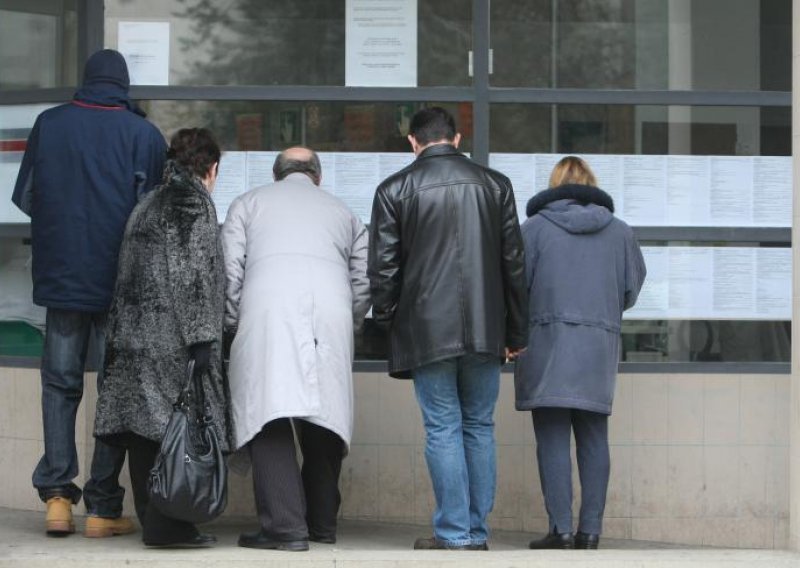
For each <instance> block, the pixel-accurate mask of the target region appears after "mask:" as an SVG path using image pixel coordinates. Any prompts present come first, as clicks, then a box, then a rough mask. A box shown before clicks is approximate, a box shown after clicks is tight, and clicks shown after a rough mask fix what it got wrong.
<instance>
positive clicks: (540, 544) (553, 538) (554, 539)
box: [528, 533, 575, 550]
mask: <svg viewBox="0 0 800 568" xmlns="http://www.w3.org/2000/svg"><path fill="white" fill-rule="evenodd" d="M528 548H530V549H532V550H542V549H547V548H553V549H565V550H566V549H569V548H575V540H574V539H573V537H572V533H560V534H559V533H550V534H548V535H547V536H545V537H544V538H541V539H539V540H532V541H531V542H530V543H529V544H528Z"/></svg>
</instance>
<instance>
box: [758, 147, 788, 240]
mask: <svg viewBox="0 0 800 568" xmlns="http://www.w3.org/2000/svg"><path fill="white" fill-rule="evenodd" d="M753 190H754V191H753V224H754V225H757V226H759V227H791V226H792V158H791V156H759V157H756V158H753Z"/></svg>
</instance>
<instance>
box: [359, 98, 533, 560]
mask: <svg viewBox="0 0 800 568" xmlns="http://www.w3.org/2000/svg"><path fill="white" fill-rule="evenodd" d="M409 131H410V134H409V136H408V139H409V141H410V142H411V146H412V148H413V150H414V153H415V154H416V155H417V159H416V160H415V161H414V162H413V163H412V164H411V165H409V166H408V167H406V168H404V169H402V170H400V171H399V172H397V173H396V174H394V175H392V176H390V177H389V178H387V179H386V180H385V181H384V182H383V183H381V184H380V185H379V186H378V189H377V192H376V194H375V200H374V202H373V206H372V223H371V231H370V251H369V270H368V274H369V278H370V287H371V293H372V301H373V317H374V318H375V321H376V322H377V323H383V324H385V325H387V326H388V327H389V329H390V334H389V337H390V343H391V348H390V353H389V372H390V374H391V375H392V376H393V377H398V378H413V379H414V388H415V391H416V395H417V400H418V401H419V404H420V407H421V409H422V415H423V420H424V423H425V431H426V447H425V457H426V459H427V462H428V470H429V471H430V475H431V479H432V482H433V489H434V493H435V495H436V511H435V513H434V515H433V528H434V530H433V533H434V534H433V538H421V539H417V541H416V542H415V543H414V548H421V549H430V548H447V549H457V550H486V549H488V547H487V544H486V542H487V538H488V527H487V524H486V516H487V515H488V514H489V512H490V511H491V509H492V504H493V501H494V492H495V483H496V474H495V471H496V465H495V443H494V421H493V414H494V406H495V403H496V401H497V394H498V390H499V382H500V366H501V364H502V361H503V360H504V359H506V358H508V359H513V358H514V357H515V356H516V355H517V354H518V353H519V352H520V351H521V350H522V349H524V347H525V346H526V344H527V338H528V323H527V321H528V316H527V314H528V303H527V291H526V284H525V273H524V268H525V259H524V251H523V244H522V237H521V235H520V228H519V219H518V217H517V211H516V206H515V203H514V193H513V191H512V188H511V183H510V182H509V180H508V178H507V177H505V176H504V175H502V174H500V173H498V172H496V171H494V170H491V169H489V168H485V167H483V166H480V165H478V164H476V163H475V162H473V161H471V160H470V159H469V158H467V157H466V156H464V155H463V154H461V153H460V152H459V151H458V150H457V147H458V143H459V141H460V138H461V137H460V135H459V134H457V133H456V129H455V122H454V120H453V117H452V116H451V115H450V113H448V112H447V111H446V110H445V109H442V108H439V107H432V108H427V109H423V110H421V111H419V112H418V113H417V114H416V115H414V118H413V119H412V121H411V126H410V129H409Z"/></svg>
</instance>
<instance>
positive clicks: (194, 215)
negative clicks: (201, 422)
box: [94, 128, 230, 546]
mask: <svg viewBox="0 0 800 568" xmlns="http://www.w3.org/2000/svg"><path fill="white" fill-rule="evenodd" d="M167 157H168V158H169V161H168V162H167V165H166V168H165V170H164V182H163V185H161V186H160V187H158V188H156V189H155V190H154V191H152V192H151V193H149V194H147V195H146V196H145V197H144V198H143V199H142V201H141V202H140V203H139V204H138V205H137V206H136V208H135V209H134V210H133V213H132V214H131V217H130V219H129V220H128V224H127V226H126V228H125V234H124V237H123V241H122V247H121V249H120V257H119V270H118V274H117V281H116V286H115V290H114V298H113V300H112V304H111V311H110V313H109V319H108V333H107V341H106V356H105V363H104V375H105V376H104V380H103V384H102V386H101V387H100V390H99V393H98V401H97V414H96V418H95V432H94V433H95V436H97V437H98V438H102V439H103V440H105V441H106V442H108V443H111V444H117V445H124V446H126V447H127V448H128V461H129V467H130V474H131V485H132V489H133V495H134V502H135V505H136V514H137V515H138V517H139V521H140V522H141V524H142V527H143V535H142V540H143V541H144V543H145V544H146V545H150V546H172V545H181V546H186V545H195V546H205V545H208V544H210V543H211V542H213V541H214V540H215V539H214V537H212V536H210V535H202V534H200V533H199V532H198V531H197V529H196V528H195V526H194V525H192V524H190V523H186V522H183V521H178V520H176V519H171V518H168V517H165V516H164V515H162V514H161V513H160V512H159V511H158V510H157V509H156V508H155V507H153V506H150V505H149V504H148V501H149V495H148V488H147V479H148V472H149V470H150V468H151V467H152V466H153V463H154V461H155V458H156V456H157V454H158V451H159V446H160V442H161V439H162V437H163V434H164V430H165V428H166V426H167V422H168V421H169V418H170V415H171V413H172V406H173V404H174V403H175V401H176V400H177V398H178V395H179V393H180V391H181V388H182V387H183V385H184V384H185V382H186V370H187V364H188V361H189V359H194V360H195V375H196V376H198V377H201V379H202V384H203V389H204V392H205V397H206V399H207V400H208V401H209V403H210V406H211V413H212V415H213V417H214V419H215V424H216V426H217V428H218V433H219V438H220V443H221V444H222V447H223V450H226V451H227V450H228V449H229V448H230V444H229V432H230V425H229V394H228V392H229V391H228V387H227V384H226V382H225V380H224V379H223V375H222V366H221V356H220V338H221V334H222V315H223V310H224V298H225V274H224V265H223V259H222V251H221V248H220V243H219V238H218V226H217V214H216V210H215V209H214V203H213V202H212V201H211V196H210V192H211V191H212V190H213V188H214V183H215V181H216V177H217V168H218V164H219V159H220V150H219V146H217V143H216V142H215V141H214V138H213V136H212V135H211V133H210V132H209V131H208V130H206V129H197V128H193V129H184V130H180V131H179V132H178V133H177V134H175V136H174V137H173V138H172V141H171V143H170V148H169V151H168V153H167Z"/></svg>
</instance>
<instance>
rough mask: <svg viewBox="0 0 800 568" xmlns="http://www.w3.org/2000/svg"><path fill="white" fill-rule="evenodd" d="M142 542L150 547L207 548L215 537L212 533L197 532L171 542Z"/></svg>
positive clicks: (215, 540)
mask: <svg viewBox="0 0 800 568" xmlns="http://www.w3.org/2000/svg"><path fill="white" fill-rule="evenodd" d="M143 542H144V545H145V546H149V547H151V548H207V547H209V546H211V545H212V544H215V543H216V542H217V537H215V536H214V535H213V534H202V533H198V534H196V535H195V536H193V537H191V538H189V539H187V540H180V541H173V542H158V541H153V540H145V541H143Z"/></svg>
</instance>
